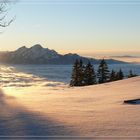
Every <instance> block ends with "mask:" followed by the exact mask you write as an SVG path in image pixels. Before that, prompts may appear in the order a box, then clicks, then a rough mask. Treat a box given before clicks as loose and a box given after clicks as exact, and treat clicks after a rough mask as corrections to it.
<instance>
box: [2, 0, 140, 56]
mask: <svg viewBox="0 0 140 140" xmlns="http://www.w3.org/2000/svg"><path fill="white" fill-rule="evenodd" d="M11 15H12V16H14V15H16V20H15V21H14V22H13V23H12V24H11V25H10V26H9V27H8V28H6V29H4V32H3V33H2V34H1V35H0V46H1V47H0V49H1V50H15V49H16V48H18V47H21V46H23V45H26V46H27V47H31V46H32V45H34V44H36V43H40V44H42V45H43V46H44V47H48V48H50V49H55V50H56V51H58V52H60V53H68V52H76V53H79V54H82V55H86V56H95V55H112V54H113V55H116V54H117V55H118V54H121V55H123V54H133V55H140V1H138V0H135V1H132V0H123V1H121V0H118V1H117V0H71V1H70V0H51V1H50V0H20V1H19V2H18V3H16V4H15V5H12V7H11V10H10V11H9V16H11Z"/></svg>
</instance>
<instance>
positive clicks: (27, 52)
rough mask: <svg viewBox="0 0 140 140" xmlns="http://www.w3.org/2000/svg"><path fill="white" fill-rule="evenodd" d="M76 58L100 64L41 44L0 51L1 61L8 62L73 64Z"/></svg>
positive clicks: (97, 60) (112, 61)
mask: <svg viewBox="0 0 140 140" xmlns="http://www.w3.org/2000/svg"><path fill="white" fill-rule="evenodd" d="M76 59H82V60H83V62H84V63H87V62H88V61H90V62H91V63H94V64H98V63H99V61H100V60H99V59H94V58H87V57H83V56H80V55H78V54H72V53H68V54H65V55H62V54H59V53H58V52H56V51H55V50H50V49H48V48H43V47H42V46H41V45H40V44H36V45H34V46H32V47H31V48H27V47H25V46H23V47H21V48H19V49H17V50H15V51H9V52H0V63H7V64H73V63H74V61H75V60H76ZM106 61H107V63H108V64H121V63H124V62H122V61H118V60H114V59H107V60H106Z"/></svg>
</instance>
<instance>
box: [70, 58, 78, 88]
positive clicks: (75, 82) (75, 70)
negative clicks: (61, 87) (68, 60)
mask: <svg viewBox="0 0 140 140" xmlns="http://www.w3.org/2000/svg"><path fill="white" fill-rule="evenodd" d="M78 65H79V61H78V60H77V59H76V61H75V63H74V65H73V70H72V76H71V81H70V86H78Z"/></svg>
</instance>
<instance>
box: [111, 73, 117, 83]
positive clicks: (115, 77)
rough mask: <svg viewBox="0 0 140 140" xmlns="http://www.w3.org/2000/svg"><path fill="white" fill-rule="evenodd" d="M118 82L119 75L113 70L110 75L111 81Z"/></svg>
mask: <svg viewBox="0 0 140 140" xmlns="http://www.w3.org/2000/svg"><path fill="white" fill-rule="evenodd" d="M116 80H117V74H116V72H115V71H114V70H112V71H111V74H110V81H116Z"/></svg>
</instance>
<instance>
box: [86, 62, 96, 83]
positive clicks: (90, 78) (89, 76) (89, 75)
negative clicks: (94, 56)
mask: <svg viewBox="0 0 140 140" xmlns="http://www.w3.org/2000/svg"><path fill="white" fill-rule="evenodd" d="M84 83H85V85H94V84H96V74H95V71H94V67H93V65H91V63H90V62H89V63H88V64H87V65H86V68H85V72H84Z"/></svg>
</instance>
